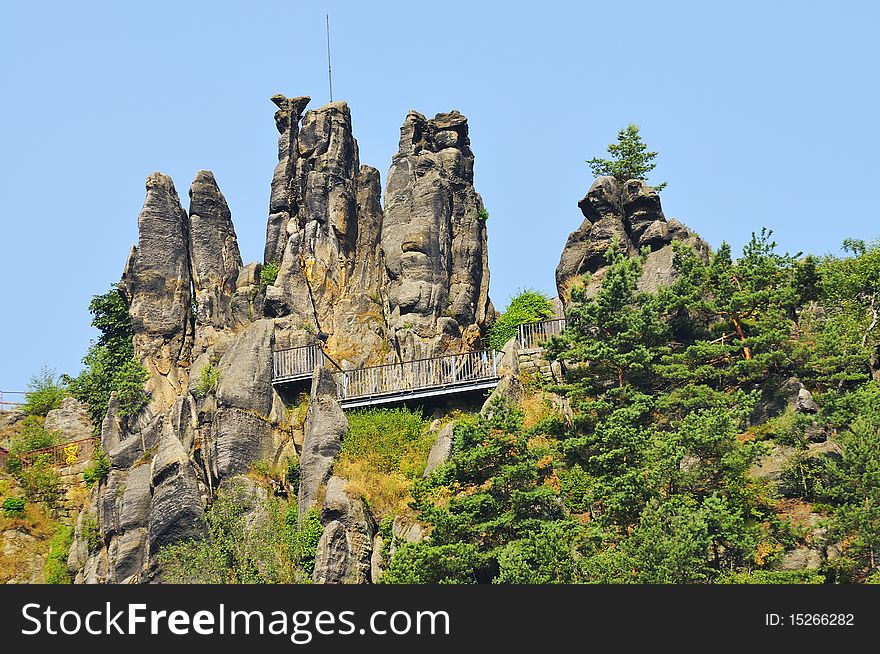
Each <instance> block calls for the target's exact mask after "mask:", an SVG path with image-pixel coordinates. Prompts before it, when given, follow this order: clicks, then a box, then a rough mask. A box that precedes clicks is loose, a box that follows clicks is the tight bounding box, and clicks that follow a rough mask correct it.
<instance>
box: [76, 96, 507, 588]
mask: <svg viewBox="0 0 880 654" xmlns="http://www.w3.org/2000/svg"><path fill="white" fill-rule="evenodd" d="M272 100H273V102H274V103H275V104H276V106H277V107H278V111H277V112H276V114H275V122H276V127H277V129H278V132H279V138H278V164H277V166H276V167H275V171H274V174H273V179H272V185H271V197H270V201H269V217H268V222H267V231H266V246H265V251H264V261H263V263H262V264H257V263H251V264H243V263H242V260H241V255H240V252H239V248H238V242H237V238H236V235H235V230H234V227H233V223H232V213H231V211H230V208H229V206H228V204H227V202H226V200H225V198H224V196H223V194H222V193H221V191H220V188H219V186H218V184H217V181H216V179H215V178H214V176H213V174H212V173H211V172H209V171H199V172H198V173H197V174H196V176H195V179H194V180H193V182H192V185H191V187H190V190H189V200H190V203H189V212H188V213H187V212H185V211H184V210H183V208H182V207H181V204H180V200H179V198H178V195H177V192H176V190H175V188H174V184H173V183H172V181H171V179H170V178H168V177H167V176H165V175H163V174H161V173H154V174H153V175H150V177H149V178H148V179H147V197H146V200H145V202H144V207H143V209H142V211H141V213H140V216H139V218H138V229H139V237H138V244H137V246H136V247H134V248H133V249H132V251H131V253H130V255H129V259H128V262H127V264H126V268H125V272H124V274H123V278H122V281H121V283H120V290H121V291H122V294H123V296H124V297H125V299H126V301H127V302H128V304H129V314H130V316H131V319H132V328H133V332H134V339H133V340H134V349H135V355H136V357H137V359H138V360H139V361H140V362H141V363H142V364H143V365H144V368H145V369H146V371H147V374H148V380H147V383H146V389H147V390H148V391H149V393H150V395H151V398H152V399H151V402H150V403H149V406H148V407H146V408H145V409H143V410H142V411H140V412H139V413H138V414H137V415H125V414H124V413H123V412H122V411H121V410H120V405H119V402H118V401H117V398H116V396H115V395H114V396H111V398H110V402H109V406H108V411H107V414H106V416H105V419H104V421H103V423H102V425H101V440H102V443H103V447H104V450H105V451H106V452H107V454H108V456H109V458H110V472H109V474H108V476H107V478H106V479H105V480H104V481H103V482H102V483H101V484H100V485H99V486H98V487H96V489H95V490H94V491H93V492H92V497H91V501H90V504H89V506H88V508H87V509H86V510H84V511H83V512H82V513H81V514H80V516H79V518H80V523H81V527H78V530H77V534H76V536H75V542H74V547H73V548H72V550H71V559H70V566H71V569H72V570H74V572H75V573H76V578H77V580H78V581H80V582H85V583H98V582H103V581H109V582H111V583H116V582H119V583H121V582H145V581H152V580H161V576H162V570H161V567H160V565H159V563H158V560H157V554H158V553H159V552H160V550H161V549H162V548H163V547H165V546H166V545H170V544H173V543H176V542H180V541H185V540H188V539H193V538H200V537H202V536H203V533H204V525H203V520H202V517H203V512H204V511H205V509H206V507H207V506H209V505H210V503H211V502H212V501H213V498H214V496H215V494H216V492H217V489H218V488H221V487H226V485H228V484H229V483H230V480H231V479H233V478H238V477H240V475H242V473H246V472H248V471H249V470H251V469H252V468H253V466H254V465H255V464H257V463H258V462H268V463H270V464H272V465H274V466H281V465H284V464H285V463H286V462H287V461H288V459H293V460H295V459H296V458H299V462H300V484H299V488H298V514H299V518H300V519H301V518H302V517H303V515H304V514H305V513H306V512H307V511H309V510H310V509H318V510H320V512H321V516H322V524H323V526H324V531H323V535H322V538H321V544H320V546H319V551H318V559H317V562H316V567H315V574H314V579H315V581H319V582H326V583H343V582H344V583H362V582H366V581H369V580H370V579H371V578H372V576H373V574H372V571H371V559H373V558H375V557H374V556H373V554H374V552H373V550H374V547H373V544H374V541H375V540H376V525H375V521H374V520H373V517H372V516H371V515H370V512H369V509H368V507H367V506H366V504H365V503H364V502H363V501H362V500H360V499H358V498H354V497H351V496H349V495H348V494H347V493H346V492H345V481H344V480H341V479H339V478H333V477H332V467H333V464H334V462H335V459H336V456H337V454H338V452H339V450H340V447H341V443H342V439H343V436H344V435H345V434H346V432H347V429H348V422H347V419H346V417H345V415H344V413H343V412H342V409H341V408H340V406H339V403H338V402H337V400H336V387H335V381H334V379H333V376H332V375H331V374H330V371H329V369H320V370H318V371H316V373H315V375H314V377H313V381H312V388H311V397H310V401H309V405H308V410H307V411H306V415H305V421H304V423H303V422H300V420H301V418H299V417H298V415H299V414H298V413H297V417H296V418H293V417H292V416H293V414H294V412H293V411H290V410H288V407H285V405H284V402H283V401H282V397H281V396H280V395H279V394H278V391H276V389H275V388H274V387H273V385H272V365H273V357H272V353H273V351H274V350H277V349H283V348H288V347H297V346H301V345H313V344H316V343H320V344H322V349H323V351H324V353H325V355H326V356H327V358H328V359H329V360H330V361H331V362H332V363H333V364H335V365H337V366H339V367H341V368H343V369H345V368H352V367H359V366H363V365H368V364H372V363H383V362H390V361H394V360H399V359H401V358H403V359H412V358H418V357H422V356H430V355H435V354H441V353H444V352H459V351H466V350H473V349H478V348H480V347H481V345H480V337H481V336H482V335H483V334H484V332H485V328H486V326H487V325H488V323H489V322H490V321H491V319H492V317H493V314H494V310H493V308H492V305H491V302H490V301H489V297H488V284H489V271H488V264H487V249H486V223H485V219H486V217H487V214H486V213H485V209H484V207H483V204H482V200H481V199H480V196H479V195H478V194H477V193H476V191H475V189H474V186H473V164H474V156H473V153H472V152H471V150H470V142H469V138H468V127H467V121H466V119H465V118H464V117H463V116H462V115H461V114H459V113H458V112H454V111H453V112H451V113H448V114H439V115H438V116H436V117H435V118H433V119H431V120H428V119H426V118H425V117H424V116H421V115H420V114H417V113H415V112H411V113H410V114H409V115H408V116H407V118H406V122H405V123H404V126H403V128H402V130H401V141H400V151H399V152H398V154H397V155H396V156H395V157H394V160H393V162H392V167H391V174H390V176H389V181H388V185H387V187H386V204H387V205H388V207H389V208H390V212H391V213H390V215H386V213H385V212H384V211H383V208H382V184H381V180H380V176H379V172H378V171H377V170H376V169H375V168H372V167H369V166H362V165H361V164H360V160H359V155H358V145H357V141H356V140H355V138H354V135H353V129H352V119H351V113H350V111H349V108H348V106H347V105H346V104H345V103H344V102H335V103H330V104H328V105H325V106H323V107H320V108H317V109H315V110H312V111H308V112H306V111H305V108H306V105H307V104H308V102H309V99H308V98H306V97H298V98H287V97H284V96H281V95H278V96H275V97H274V98H273V99H272ZM266 266H272V267H273V268H274V267H276V266H277V271H278V274H277V278H276V279H275V281H274V283H267V280H268V281H271V279H269V278H270V275H264V274H262V273H264V272H268V271H267V270H266ZM301 390H305V389H301ZM284 392H285V398H284V400H286V401H287V402H291V401H293V400H294V399H295V397H296V393H297V391H296V390H291V389H286V390H285V391H284ZM294 423H296V424H294ZM451 439H452V435H451V427H449V428H448V429H445V430H442V431H441V432H440V433H439V434H438V442H437V445H436V446H435V448H434V451H433V453H432V459H431V466H436V465H439V464H440V463H441V462H442V461H443V460H445V458H446V457H448V453H449V450H450V448H451ZM90 521H94V522H95V523H96V524H97V525H98V526H99V531H100V546H96V543H94V542H90V543H88V542H86V541H87V539H88V537H89V532H90V530H89V528H88V527H89V525H90V524H91V523H90ZM93 540H94V539H93ZM379 541H380V542H381V538H380V539H379ZM379 556H380V558H381V548H380V553H379ZM376 566H377V567H378V568H379V569H381V567H382V563H381V561H377V562H376Z"/></svg>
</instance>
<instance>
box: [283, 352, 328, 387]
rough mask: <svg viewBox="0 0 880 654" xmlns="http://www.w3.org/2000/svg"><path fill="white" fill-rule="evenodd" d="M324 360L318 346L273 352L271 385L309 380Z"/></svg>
mask: <svg viewBox="0 0 880 654" xmlns="http://www.w3.org/2000/svg"><path fill="white" fill-rule="evenodd" d="M324 360H325V359H324V352H323V351H322V350H321V347H320V346H318V345H305V346H303V347H294V348H289V349H286V350H275V351H274V352H273V353H272V383H273V384H284V383H290V382H298V381H306V380H310V379H311V378H312V373H313V372H314V370H315V368H316V367H317V366H323V365H324Z"/></svg>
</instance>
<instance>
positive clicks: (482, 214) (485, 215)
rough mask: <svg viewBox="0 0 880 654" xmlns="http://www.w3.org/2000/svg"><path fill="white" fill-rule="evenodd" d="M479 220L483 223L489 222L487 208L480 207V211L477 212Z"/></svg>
mask: <svg viewBox="0 0 880 654" xmlns="http://www.w3.org/2000/svg"><path fill="white" fill-rule="evenodd" d="M477 218H478V219H479V220H481V221H482V222H486V221H487V220H489V212H488V210H487V209H486V207H480V210H479V211H477Z"/></svg>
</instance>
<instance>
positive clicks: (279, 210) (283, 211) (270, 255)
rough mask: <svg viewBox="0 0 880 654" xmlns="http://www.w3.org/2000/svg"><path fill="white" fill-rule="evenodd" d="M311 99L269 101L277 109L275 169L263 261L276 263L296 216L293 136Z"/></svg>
mask: <svg viewBox="0 0 880 654" xmlns="http://www.w3.org/2000/svg"><path fill="white" fill-rule="evenodd" d="M310 100H311V98H308V97H305V96H302V97H298V98H287V97H284V96H283V95H281V94H278V95H275V96H273V97H272V102H274V103H275V105H276V106H277V107H278V111H276V112H275V126H276V127H277V128H278V132H279V134H280V136H279V138H278V165H277V166H275V173H274V175H273V176H272V193H271V196H270V198H269V223H268V225H267V229H266V247H265V250H264V261H265V262H266V263H269V262H274V263H280V262H281V259H282V257H283V256H284V250H285V248H286V247H287V223H288V221H289V220H290V217H291V216H293V215H296V214H297V213H298V204H299V194H298V193H297V189H296V188H295V187H294V181H295V179H296V174H295V173H296V161H297V159H298V158H299V152H298V149H299V147H298V143H297V134H298V133H299V121H300V118H302V112H303V109H305V108H306V105H308V103H309V101H310Z"/></svg>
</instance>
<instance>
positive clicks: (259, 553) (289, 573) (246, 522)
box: [159, 481, 295, 584]
mask: <svg viewBox="0 0 880 654" xmlns="http://www.w3.org/2000/svg"><path fill="white" fill-rule="evenodd" d="M204 521H205V532H206V533H205V537H204V538H202V539H201V540H191V541H187V542H183V543H175V544H172V545H168V546H166V547H164V548H162V550H161V551H160V552H159V561H160V563H161V564H162V565H163V571H164V572H163V574H164V578H165V580H166V581H168V582H171V583H215V584H221V583H235V584H265V583H291V582H293V581H295V569H294V558H293V546H292V543H293V540H292V537H293V534H292V527H291V524H290V521H289V509H288V506H287V503H286V502H284V501H283V500H281V499H280V498H277V497H273V496H269V497H263V496H261V495H260V494H259V493H254V492H253V491H252V490H251V487H250V485H249V484H247V483H244V482H241V483H236V482H235V481H234V482H233V483H232V484H230V485H229V486H226V487H224V488H222V489H221V490H220V491H219V492H218V494H217V497H216V498H215V499H214V502H213V503H212V504H211V506H210V507H209V509H208V510H207V511H206V512H205V516H204Z"/></svg>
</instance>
